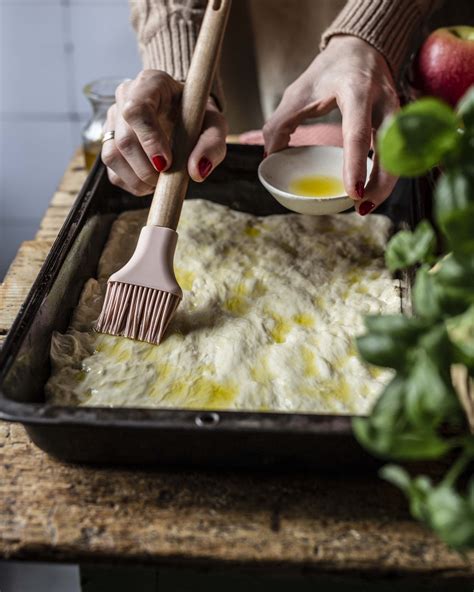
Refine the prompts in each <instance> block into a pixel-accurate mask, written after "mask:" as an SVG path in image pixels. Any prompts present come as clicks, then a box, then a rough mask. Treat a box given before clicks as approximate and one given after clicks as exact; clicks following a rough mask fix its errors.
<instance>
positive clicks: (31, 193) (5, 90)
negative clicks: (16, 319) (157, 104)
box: [0, 0, 140, 281]
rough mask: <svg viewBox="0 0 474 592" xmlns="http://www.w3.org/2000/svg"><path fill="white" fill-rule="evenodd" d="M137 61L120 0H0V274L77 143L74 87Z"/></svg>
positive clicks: (82, 111) (81, 103)
mask: <svg viewBox="0 0 474 592" xmlns="http://www.w3.org/2000/svg"><path fill="white" fill-rule="evenodd" d="M139 69H140V60H139V57H138V51H137V45H136V39H135V34H134V32H133V30H132V28H131V26H130V24H129V7H128V2H127V0H0V281H1V278H2V277H3V275H4V274H5V272H6V270H7V268H8V265H9V264H10V262H11V260H12V259H13V257H14V255H15V253H16V251H17V249H18V246H19V244H20V243H21V241H23V240H28V239H31V238H33V237H34V235H35V232H36V230H37V228H38V224H39V221H40V219H41V217H42V215H43V213H44V211H45V209H46V207H47V204H48V202H49V200H50V198H51V196H52V194H53V193H54V190H55V188H56V186H57V184H58V181H59V179H60V177H61V175H62V173H63V171H64V169H65V167H66V165H67V163H68V161H69V159H70V158H71V156H72V154H73V152H74V150H75V149H76V147H78V146H79V145H80V141H81V138H80V133H81V128H82V127H83V125H84V122H85V121H86V120H87V118H88V116H89V104H88V102H87V100H86V99H85V98H84V97H83V95H82V87H83V86H84V85H85V84H86V83H87V82H90V81H92V80H94V79H95V78H99V77H102V76H118V77H134V76H135V75H136V73H137V72H138V70H139Z"/></svg>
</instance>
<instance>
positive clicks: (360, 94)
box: [263, 35, 399, 215]
mask: <svg viewBox="0 0 474 592" xmlns="http://www.w3.org/2000/svg"><path fill="white" fill-rule="evenodd" d="M336 106H337V107H339V109H340V111H341V114H342V134H343V142H344V168H343V179H344V186H345V189H346V191H347V194H348V195H349V196H350V197H352V198H353V199H354V200H357V203H356V208H357V211H358V212H359V213H360V214H362V215H365V214H368V213H369V212H371V211H372V210H373V209H375V208H376V207H377V206H378V205H379V204H380V203H382V201H384V199H385V198H386V197H388V195H389V194H390V193H391V191H392V189H393V187H394V185H395V182H396V178H395V177H393V176H391V175H389V174H388V173H386V172H385V171H383V170H382V169H381V168H380V167H379V164H378V161H377V155H375V161H374V167H373V170H372V174H371V176H370V179H369V181H368V183H367V185H366V186H365V187H364V185H365V179H366V159H367V154H368V152H369V150H370V148H371V146H372V147H373V144H374V139H375V138H374V136H375V132H376V131H377V129H378V128H379V127H380V124H381V123H382V121H383V120H384V118H385V117H386V116H387V115H389V114H390V113H393V112H394V111H396V110H397V109H398V108H399V101H398V97H397V93H396V90H395V84H394V81H393V78H392V75H391V73H390V70H389V68H388V66H387V63H386V61H385V59H384V57H383V56H382V55H381V54H380V53H379V52H378V51H377V50H376V49H374V48H373V47H372V46H371V45H369V44H368V43H366V42H365V41H363V40H361V39H358V38H357V37H352V36H349V35H340V36H339V35H338V36H335V37H333V38H332V39H331V40H330V41H329V44H328V46H327V47H326V49H325V50H324V51H323V52H321V53H320V54H319V55H318V56H317V57H316V58H315V59H314V60H313V62H312V63H311V65H310V66H309V67H308V69H307V70H306V71H305V72H303V74H302V75H301V76H300V77H299V78H297V79H296V80H295V82H293V83H292V84H291V85H290V86H289V87H288V88H287V89H286V91H285V93H284V95H283V98H282V100H281V102H280V104H279V106H278V108H277V109H276V111H275V113H274V114H273V115H272V116H271V118H270V119H269V120H268V122H267V123H266V125H265V127H264V129H263V134H264V138H265V150H266V152H267V154H271V153H272V152H277V151H278V150H282V149H283V148H286V147H287V146H288V142H289V140H290V135H291V134H292V133H293V132H294V131H295V129H296V128H297V126H298V125H299V124H301V123H302V122H303V121H304V120H305V119H307V118H309V117H318V116H320V115H325V114H326V113H329V112H330V111H332V110H333V109H334V108H335V107H336Z"/></svg>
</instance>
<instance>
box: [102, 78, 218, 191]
mask: <svg viewBox="0 0 474 592" xmlns="http://www.w3.org/2000/svg"><path fill="white" fill-rule="evenodd" d="M182 90H183V84H182V83H180V82H177V81H176V80H174V79H173V78H171V76H169V75H168V74H166V73H165V72H162V71H160V70H143V71H142V72H140V74H139V75H138V76H137V78H135V80H129V81H126V82H123V83H122V84H121V85H120V86H119V87H118V88H117V90H116V93H115V98H116V102H115V104H114V105H112V107H110V109H109V111H108V114H107V121H106V124H105V126H104V132H107V131H114V132H115V134H114V138H113V139H111V140H107V141H106V142H104V144H103V146H102V161H103V162H104V164H105V165H106V166H107V173H108V176H109V179H110V181H111V182H112V183H113V184H114V185H118V186H119V187H122V188H123V189H125V190H127V191H129V192H130V193H133V194H134V195H147V194H149V193H152V192H153V191H154V188H155V186H156V183H157V180H158V174H159V173H160V172H162V171H166V170H167V169H168V168H169V167H170V166H171V163H172V153H171V142H170V137H171V135H172V130H173V126H174V120H175V117H176V113H177V107H178V104H179V100H180V97H181V93H182ZM226 135H227V124H226V121H225V119H224V116H223V115H222V113H221V112H220V111H219V109H218V108H217V105H216V104H215V102H214V99H212V98H210V99H209V101H208V105H207V109H206V113H205V115H204V122H203V127H202V131H201V135H200V136H199V138H198V141H197V143H196V146H195V147H194V149H193V151H192V152H191V155H190V157H189V160H188V172H189V175H190V177H191V178H192V179H194V181H198V182H199V181H203V180H204V179H205V178H206V177H207V176H208V175H209V173H210V172H211V171H212V170H213V169H214V168H215V167H216V166H217V165H218V164H219V163H220V162H222V160H223V159H224V157H225V153H226V144H225V138H226Z"/></svg>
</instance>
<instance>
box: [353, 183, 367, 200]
mask: <svg viewBox="0 0 474 592" xmlns="http://www.w3.org/2000/svg"><path fill="white" fill-rule="evenodd" d="M355 190H356V193H357V195H358V196H359V198H360V199H364V191H365V187H364V182H363V181H357V183H356V184H355Z"/></svg>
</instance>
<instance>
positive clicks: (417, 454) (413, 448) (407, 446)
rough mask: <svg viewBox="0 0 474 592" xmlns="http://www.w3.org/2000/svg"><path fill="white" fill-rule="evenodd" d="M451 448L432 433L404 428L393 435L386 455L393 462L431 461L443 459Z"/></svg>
mask: <svg viewBox="0 0 474 592" xmlns="http://www.w3.org/2000/svg"><path fill="white" fill-rule="evenodd" d="M451 448H452V446H451V444H450V443H449V442H447V441H446V440H443V439H442V438H440V437H439V436H438V435H437V434H436V433H435V432H433V431H430V430H426V431H422V430H420V429H418V428H416V429H411V430H410V429H409V427H408V428H407V427H404V428H403V430H402V431H400V432H398V433H396V434H394V435H393V438H392V448H391V449H390V450H389V451H388V454H390V457H391V458H393V459H395V460H403V461H405V460H433V459H436V458H441V457H443V456H444V455H445V454H446V453H447V452H449V450H451Z"/></svg>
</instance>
